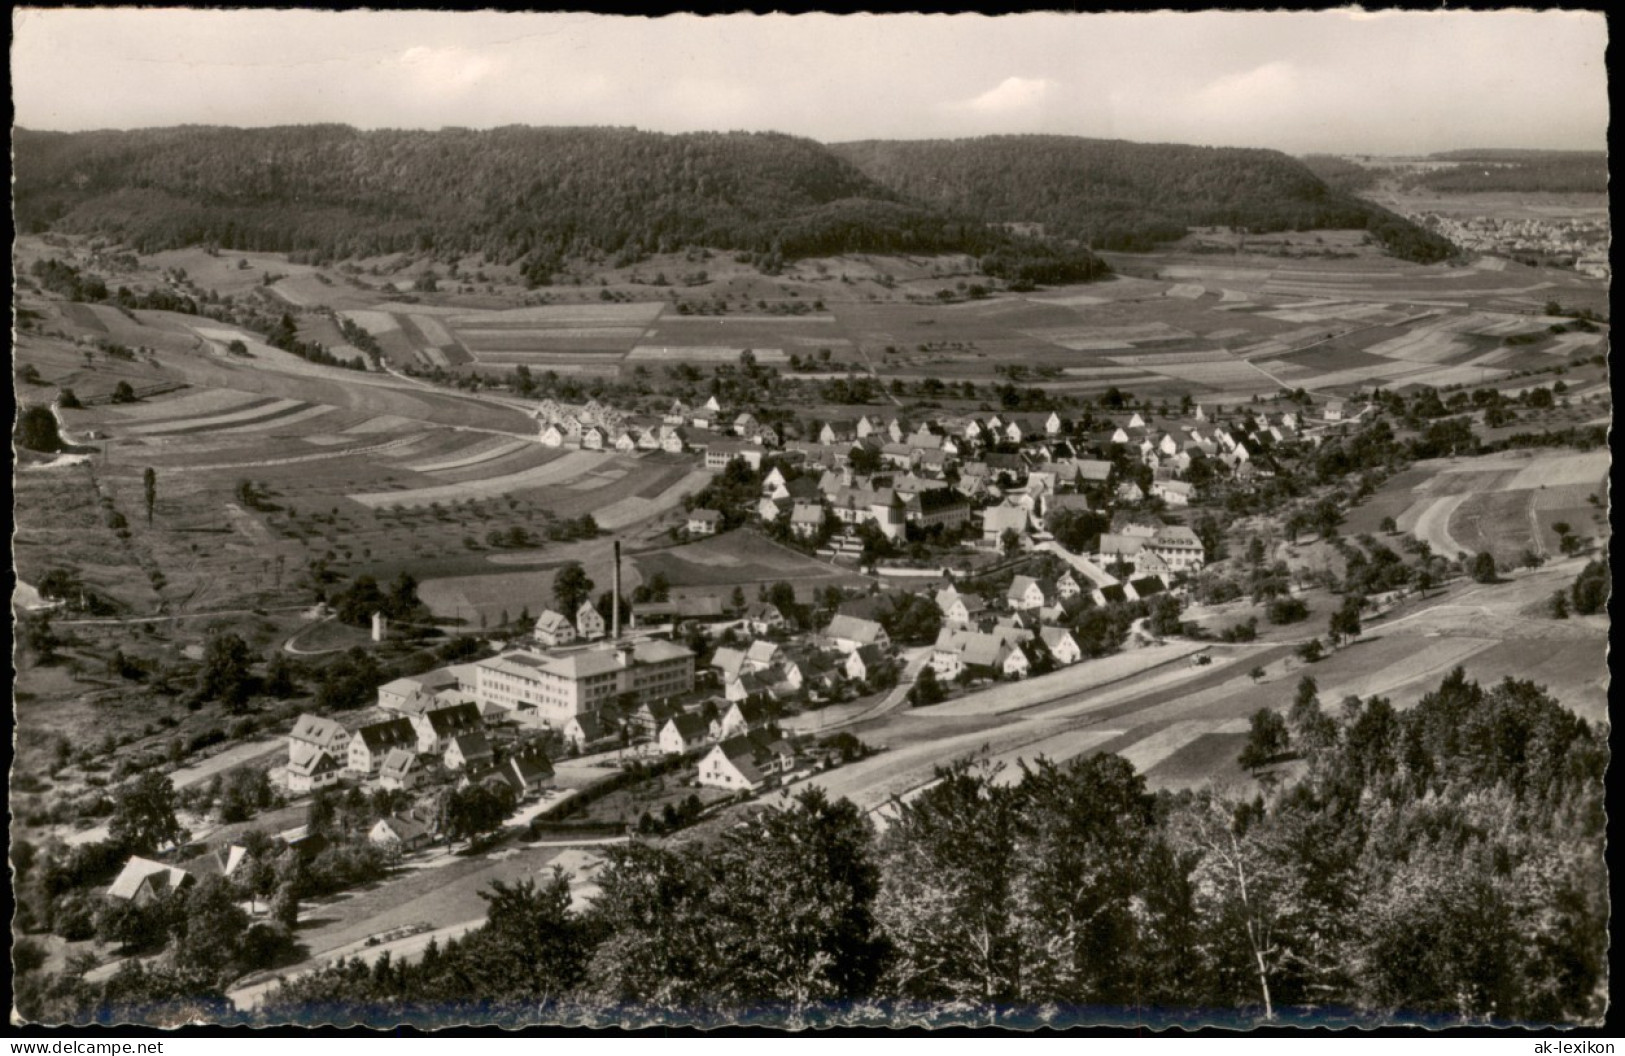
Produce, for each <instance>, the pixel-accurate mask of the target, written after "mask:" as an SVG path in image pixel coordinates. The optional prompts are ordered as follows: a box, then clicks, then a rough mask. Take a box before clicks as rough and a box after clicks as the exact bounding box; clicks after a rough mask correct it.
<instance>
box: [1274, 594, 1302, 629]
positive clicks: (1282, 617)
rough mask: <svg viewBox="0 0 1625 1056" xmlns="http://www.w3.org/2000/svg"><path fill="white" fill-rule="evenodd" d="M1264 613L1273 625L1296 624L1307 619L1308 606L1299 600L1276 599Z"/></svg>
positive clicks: (1288, 598) (1289, 598)
mask: <svg viewBox="0 0 1625 1056" xmlns="http://www.w3.org/2000/svg"><path fill="white" fill-rule="evenodd" d="M1265 611H1266V614H1267V615H1268V616H1269V621H1270V622H1271V623H1273V624H1277V625H1279V624H1288V623H1298V622H1299V621H1301V620H1306V619H1308V618H1309V606H1308V605H1305V604H1304V603H1303V601H1302V600H1301V599H1299V598H1291V597H1287V598H1277V599H1275V600H1274V601H1272V602H1270V606H1269V608H1268V609H1267V610H1265Z"/></svg>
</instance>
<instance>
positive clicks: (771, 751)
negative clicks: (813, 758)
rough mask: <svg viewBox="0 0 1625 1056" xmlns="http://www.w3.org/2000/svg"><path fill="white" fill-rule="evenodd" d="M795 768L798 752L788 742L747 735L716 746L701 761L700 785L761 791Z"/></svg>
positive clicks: (731, 738)
mask: <svg viewBox="0 0 1625 1056" xmlns="http://www.w3.org/2000/svg"><path fill="white" fill-rule="evenodd" d="M794 767H795V750H794V749H793V748H791V747H790V745H789V743H788V742H787V741H784V740H782V739H779V738H773V737H768V736H766V735H761V734H757V735H751V734H743V735H740V736H738V737H730V738H729V739H727V740H725V741H722V742H721V743H719V744H717V745H716V746H714V747H713V748H712V749H711V751H710V752H708V753H707V754H706V756H705V758H703V759H701V760H700V766H699V783H700V784H702V785H705V786H706V787H709V788H725V789H729V790H732V791H750V792H756V791H759V790H761V789H763V788H765V787H767V785H768V784H769V783H770V782H772V781H773V780H774V779H775V778H776V777H777V776H779V775H781V774H784V773H787V772H789V771H790V770H792V769H794Z"/></svg>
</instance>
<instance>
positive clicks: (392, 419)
mask: <svg viewBox="0 0 1625 1056" xmlns="http://www.w3.org/2000/svg"><path fill="white" fill-rule="evenodd" d="M417 424H418V423H417V422H415V421H413V420H412V419H411V418H402V417H400V416H399V415H394V414H382V415H379V416H377V417H376V418H368V419H367V420H366V421H364V422H361V423H359V424H357V425H352V426H350V427H349V428H348V429H346V430H344V431H345V432H346V433H363V434H364V433H393V432H397V431H399V430H401V429H407V428H410V427H411V426H414V425H417Z"/></svg>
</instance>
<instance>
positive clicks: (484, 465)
mask: <svg viewBox="0 0 1625 1056" xmlns="http://www.w3.org/2000/svg"><path fill="white" fill-rule="evenodd" d="M512 443H515V444H517V445H518V446H517V447H515V448H514V449H513V450H511V451H508V452H506V453H504V454H501V455H499V456H497V457H490V458H485V459H482V460H481V461H479V462H476V463H474V464H472V465H468V466H464V467H462V468H460V469H441V470H436V471H435V472H434V473H433V474H432V475H433V477H434V479H435V480H437V481H442V482H451V481H463V480H479V479H482V478H485V477H494V476H503V475H506V474H509V473H517V472H519V471H521V470H526V469H531V468H532V467H535V466H544V465H546V464H547V463H549V462H551V461H553V460H554V459H556V458H558V457H559V455H560V452H559V451H558V450H557V449H556V448H551V447H543V446H542V445H541V444H538V443H536V442H534V441H531V440H523V441H512Z"/></svg>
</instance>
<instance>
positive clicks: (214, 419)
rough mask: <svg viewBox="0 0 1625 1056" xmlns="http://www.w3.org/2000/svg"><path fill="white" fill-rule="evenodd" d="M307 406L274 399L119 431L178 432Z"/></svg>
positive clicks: (155, 433) (134, 426) (139, 434)
mask: <svg viewBox="0 0 1625 1056" xmlns="http://www.w3.org/2000/svg"><path fill="white" fill-rule="evenodd" d="M305 406H308V404H306V402H305V401H304V400H293V399H275V400H271V401H270V402H269V403H260V404H256V405H254V406H250V407H244V408H242V409H240V410H236V411H227V412H225V413H223V414H216V415H210V416H208V417H202V418H180V419H175V420H172V421H163V422H146V423H144V424H141V425H132V426H128V427H126V428H124V429H121V430H120V432H124V433H130V434H132V435H136V436H147V435H157V434H160V433H170V432H179V431H181V430H183V429H191V428H197V427H200V426H211V425H230V424H232V423H233V422H245V421H249V420H252V419H257V418H263V417H265V416H266V415H268V414H274V413H277V412H287V411H291V410H293V409H294V408H296V407H305Z"/></svg>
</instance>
